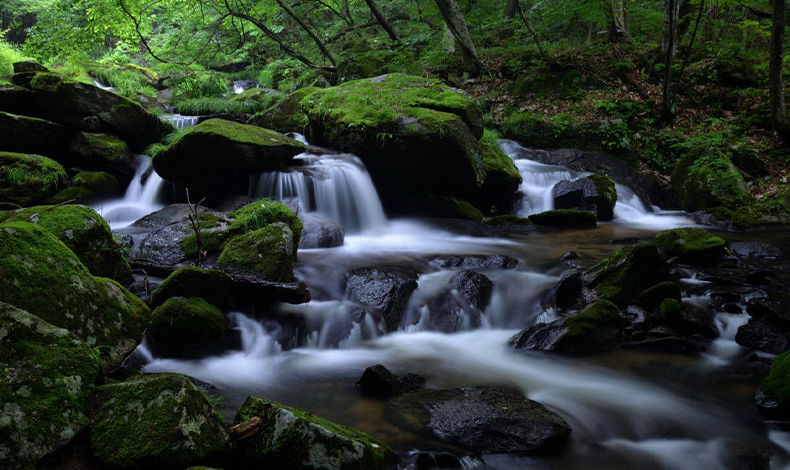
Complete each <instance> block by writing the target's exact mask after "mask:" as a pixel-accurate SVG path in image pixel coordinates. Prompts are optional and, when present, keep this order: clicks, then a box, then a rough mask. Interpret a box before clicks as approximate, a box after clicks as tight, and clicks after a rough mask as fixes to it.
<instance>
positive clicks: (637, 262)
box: [584, 243, 661, 306]
mask: <svg viewBox="0 0 790 470" xmlns="http://www.w3.org/2000/svg"><path fill="white" fill-rule="evenodd" d="M660 267H661V260H660V258H659V254H658V249H657V248H656V247H655V246H654V245H652V244H650V243H637V244H636V245H630V246H626V247H623V248H621V249H619V250H617V251H616V252H615V253H614V254H612V255H611V256H609V257H608V258H605V259H604V260H602V261H601V262H599V263H598V264H596V265H595V266H593V267H592V268H590V269H588V270H587V271H585V272H584V282H585V284H586V285H587V286H588V287H591V288H593V289H595V291H596V292H597V293H598V295H599V296H600V297H601V298H602V299H605V300H609V301H612V302H614V303H615V304H617V305H620V306H625V304H627V303H628V302H629V301H632V300H634V299H636V298H637V296H639V294H641V293H642V292H643V291H644V290H645V289H647V288H648V287H651V286H653V285H654V284H655V283H656V272H657V271H658V270H659V268H660Z"/></svg>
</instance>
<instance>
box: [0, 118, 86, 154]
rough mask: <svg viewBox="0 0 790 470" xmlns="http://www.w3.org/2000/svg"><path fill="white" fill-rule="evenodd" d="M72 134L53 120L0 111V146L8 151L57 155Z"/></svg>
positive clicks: (61, 152) (64, 148)
mask: <svg viewBox="0 0 790 470" xmlns="http://www.w3.org/2000/svg"><path fill="white" fill-rule="evenodd" d="M73 135H74V131H72V130H71V129H69V128H67V127H65V126H61V125H60V124H55V123H54V122H50V121H46V120H44V119H39V118H33V117H28V116H18V115H16V114H10V113H4V112H1V111H0V148H1V149H3V150H6V151H9V152H22V153H35V154H40V155H52V156H53V157H59V156H60V155H61V154H63V153H64V151H65V150H66V148H67V147H68V142H69V140H70V139H71V137H72V136H73Z"/></svg>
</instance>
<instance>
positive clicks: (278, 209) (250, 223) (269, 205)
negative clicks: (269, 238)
mask: <svg viewBox="0 0 790 470" xmlns="http://www.w3.org/2000/svg"><path fill="white" fill-rule="evenodd" d="M228 217H230V218H232V219H233V222H232V223H231V224H230V227H229V228H230V231H231V232H233V233H246V232H250V231H252V230H257V229H260V228H264V227H266V226H267V225H269V224H272V223H274V222H281V223H284V224H286V225H288V228H290V229H291V231H292V232H293V238H294V246H295V247H298V246H299V244H300V242H301V238H302V230H303V224H302V221H301V220H300V219H299V218H298V217H297V216H296V214H295V213H294V211H293V210H291V209H290V208H289V207H288V206H287V205H285V204H283V203H281V202H277V201H272V200H268V199H261V200H259V201H255V202H253V203H250V204H247V205H245V206H244V207H242V208H241V209H237V210H235V211H233V212H231V213H230V214H228ZM295 252H296V251H295V249H294V253H295Z"/></svg>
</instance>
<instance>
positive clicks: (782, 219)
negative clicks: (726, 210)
mask: <svg viewBox="0 0 790 470" xmlns="http://www.w3.org/2000/svg"><path fill="white" fill-rule="evenodd" d="M732 225H733V226H734V227H735V228H738V229H756V228H762V227H772V226H784V227H788V226H790V187H788V186H787V185H785V187H784V188H781V189H779V190H778V191H776V192H775V193H773V194H766V195H765V196H763V198H762V199H760V200H759V201H758V202H755V203H754V204H752V205H750V206H745V207H741V208H740V209H738V210H737V211H735V213H734V214H733V216H732Z"/></svg>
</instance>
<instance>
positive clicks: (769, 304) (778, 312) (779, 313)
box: [746, 291, 790, 331]
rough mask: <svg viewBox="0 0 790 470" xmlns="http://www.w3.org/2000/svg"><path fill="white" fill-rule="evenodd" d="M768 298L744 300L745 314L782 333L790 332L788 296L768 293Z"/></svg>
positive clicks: (758, 297) (757, 297)
mask: <svg viewBox="0 0 790 470" xmlns="http://www.w3.org/2000/svg"><path fill="white" fill-rule="evenodd" d="M769 295H770V297H762V296H759V295H757V296H754V297H749V298H748V299H747V300H746V313H748V314H749V315H750V316H751V317H753V318H756V319H758V320H763V321H765V322H767V323H772V324H774V325H776V326H778V327H779V328H781V329H782V330H783V331H788V330H790V308H789V307H790V294H788V293H786V292H781V291H771V292H769Z"/></svg>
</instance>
